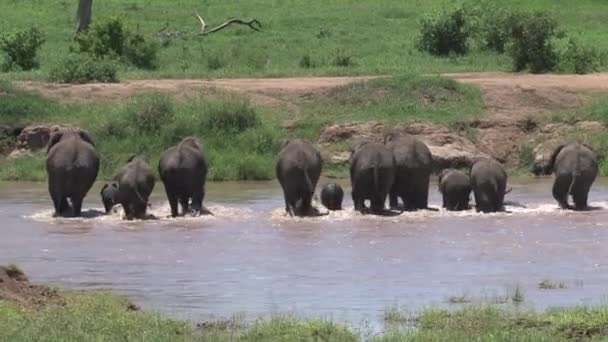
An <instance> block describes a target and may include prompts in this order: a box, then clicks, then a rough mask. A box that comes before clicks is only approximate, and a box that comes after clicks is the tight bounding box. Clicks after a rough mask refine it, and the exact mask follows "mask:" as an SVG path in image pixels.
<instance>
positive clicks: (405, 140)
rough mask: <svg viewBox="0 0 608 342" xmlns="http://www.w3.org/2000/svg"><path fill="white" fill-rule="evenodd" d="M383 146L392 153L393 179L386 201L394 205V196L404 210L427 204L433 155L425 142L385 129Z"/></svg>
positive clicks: (394, 207)
mask: <svg viewBox="0 0 608 342" xmlns="http://www.w3.org/2000/svg"><path fill="white" fill-rule="evenodd" d="M384 143H385V145H386V147H387V148H388V149H389V150H391V151H392V153H393V155H394V157H395V168H396V172H395V181H394V183H393V186H392V188H391V191H390V195H389V202H390V207H391V208H393V209H396V208H398V198H401V201H402V202H403V209H404V210H418V209H426V208H427V207H428V198H429V183H430V179H431V173H432V172H433V157H432V155H431V151H430V150H429V148H428V147H427V146H426V144H425V143H424V142H422V141H420V140H419V139H417V138H415V137H413V136H411V135H407V134H404V135H399V134H396V133H389V134H387V135H385V137H384Z"/></svg>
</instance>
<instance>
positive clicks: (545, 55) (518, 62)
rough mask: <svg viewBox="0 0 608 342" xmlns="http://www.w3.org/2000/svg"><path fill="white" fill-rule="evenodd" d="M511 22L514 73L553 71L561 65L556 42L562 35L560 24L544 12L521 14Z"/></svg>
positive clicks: (515, 16)
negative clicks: (555, 45)
mask: <svg viewBox="0 0 608 342" xmlns="http://www.w3.org/2000/svg"><path fill="white" fill-rule="evenodd" d="M510 22H511V39H512V44H511V57H512V58H513V67H514V69H515V71H522V70H525V69H529V70H530V71H531V72H533V73H542V72H548V71H552V70H554V69H555V68H556V66H557V64H558V61H559V54H558V53H557V51H556V49H555V47H554V44H553V40H554V39H555V38H560V37H561V36H562V35H563V34H562V33H561V32H560V31H558V29H559V26H558V23H557V20H555V18H553V17H551V16H550V15H549V14H548V13H545V12H534V13H519V14H517V15H514V16H513V18H512V20H511V21H510Z"/></svg>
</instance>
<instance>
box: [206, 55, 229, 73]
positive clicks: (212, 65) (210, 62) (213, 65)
mask: <svg viewBox="0 0 608 342" xmlns="http://www.w3.org/2000/svg"><path fill="white" fill-rule="evenodd" d="M225 66H226V63H225V62H224V60H223V59H222V58H220V57H218V56H210V57H208V58H207V68H208V69H209V70H219V69H221V68H223V67H225Z"/></svg>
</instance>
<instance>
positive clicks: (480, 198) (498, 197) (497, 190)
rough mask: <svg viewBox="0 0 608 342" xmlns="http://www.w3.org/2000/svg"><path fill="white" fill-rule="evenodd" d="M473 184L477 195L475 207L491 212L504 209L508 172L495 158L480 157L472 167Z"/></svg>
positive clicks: (484, 211)
mask: <svg viewBox="0 0 608 342" xmlns="http://www.w3.org/2000/svg"><path fill="white" fill-rule="evenodd" d="M471 186H472V188H473V194H474V195H475V209H476V210H477V211H478V212H480V211H481V212H483V213H491V212H497V211H503V210H504V198H505V193H506V189H507V173H506V172H505V169H504V168H503V167H502V165H500V163H499V162H497V161H496V160H494V159H480V160H478V161H476V162H475V163H474V164H473V166H472V167H471Z"/></svg>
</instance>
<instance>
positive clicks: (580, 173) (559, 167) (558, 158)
mask: <svg viewBox="0 0 608 342" xmlns="http://www.w3.org/2000/svg"><path fill="white" fill-rule="evenodd" d="M597 159H598V157H597V154H596V153H595V151H593V150H592V149H591V147H589V146H587V145H584V144H579V143H569V144H564V145H561V146H559V147H558V148H556V149H555V151H554V152H553V154H552V155H551V159H550V162H549V165H548V167H547V173H550V172H553V173H555V181H554V183H553V197H554V198H555V200H556V201H557V203H559V206H560V207H561V208H562V209H575V210H585V209H587V208H588V207H587V196H588V195H589V190H590V189H591V185H592V184H593V182H594V181H595V177H596V176H597V168H598V166H597ZM568 195H571V196H572V199H573V201H574V207H571V206H570V205H569V204H568Z"/></svg>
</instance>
